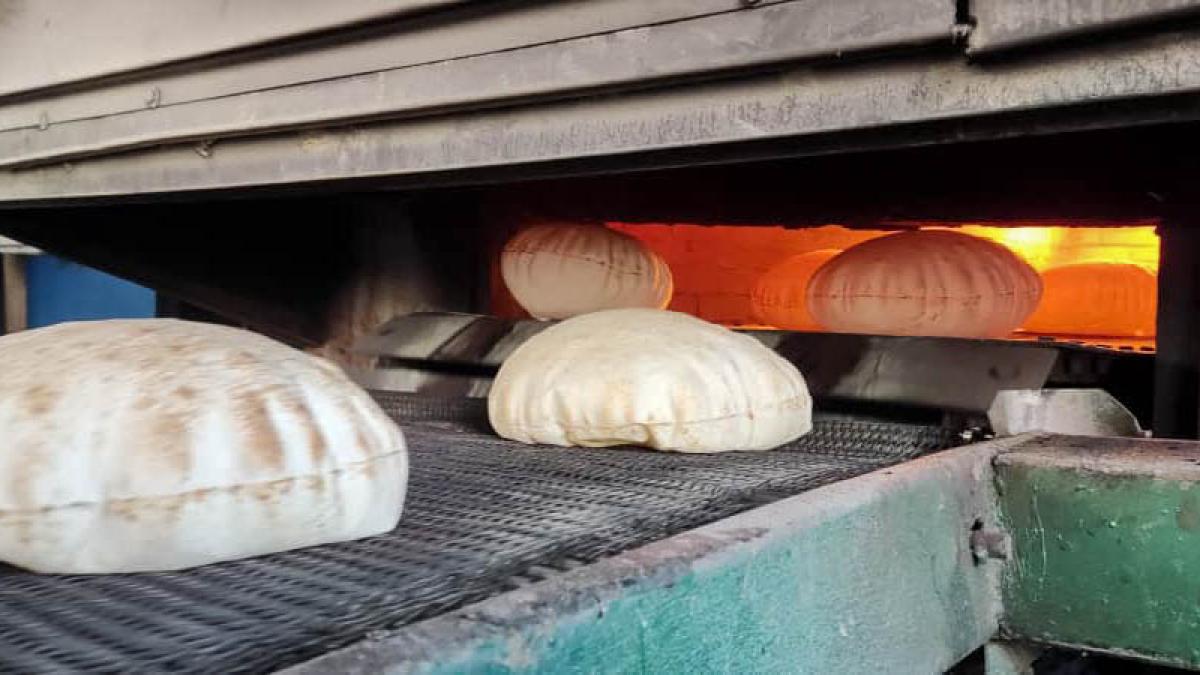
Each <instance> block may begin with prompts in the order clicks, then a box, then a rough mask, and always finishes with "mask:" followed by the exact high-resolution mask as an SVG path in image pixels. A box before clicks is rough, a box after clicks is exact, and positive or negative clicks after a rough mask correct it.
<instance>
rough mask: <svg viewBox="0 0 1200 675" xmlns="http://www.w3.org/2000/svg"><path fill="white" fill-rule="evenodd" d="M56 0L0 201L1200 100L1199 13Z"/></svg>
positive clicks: (26, 28)
mask: <svg viewBox="0 0 1200 675" xmlns="http://www.w3.org/2000/svg"><path fill="white" fill-rule="evenodd" d="M60 4H61V3H58V2H40V1H38V2H34V1H33V0H25V1H24V2H21V1H18V2H10V3H6V4H5V7H6V12H5V14H4V15H0V45H5V47H4V48H3V49H4V50H5V52H0V57H4V56H6V54H7V53H8V52H14V53H13V54H11V55H9V57H8V58H0V201H3V202H4V203H7V204H10V205H11V204H28V203H32V202H46V201H53V200H61V199H72V198H96V197H122V196H131V195H155V194H164V193H178V192H191V191H197V190H217V189H236V188H249V187H262V186H294V185H297V184H307V183H314V182H328V181H344V180H352V179H365V178H375V179H386V180H387V181H388V184H389V185H403V184H413V183H419V184H428V183H431V182H442V183H445V182H461V181H465V180H478V179H479V176H486V175H492V176H493V177H494V176H495V175H497V174H496V170H498V169H503V172H502V173H501V174H500V175H502V176H503V177H505V178H511V177H512V176H514V175H525V174H529V173H542V174H559V173H562V172H564V171H567V170H570V171H573V172H586V171H595V170H612V169H617V168H629V167H638V168H645V167H648V166H671V165H677V164H680V163H696V162H699V161H714V160H717V159H737V158H745V157H761V156H773V155H774V156H777V155H804V154H812V153H826V152H834V151H840V150H847V149H854V148H874V147H895V146H903V145H912V144H918V143H931V142H949V141H960V140H964V139H969V138H987V137H994V136H998V135H1010V134H1014V133H1019V134H1030V133H1049V132H1055V131H1062V130H1068V129H1083V128H1097V127H1106V126H1123V125H1130V124H1143V123H1149V122H1155V121H1167V120H1170V121H1178V120H1181V119H1195V117H1196V116H1197V115H1196V108H1195V106H1194V105H1191V104H1189V103H1188V102H1187V101H1186V100H1180V99H1179V98H1178V96H1176V95H1179V94H1190V93H1192V92H1195V91H1196V90H1197V88H1198V87H1200V41H1198V40H1197V39H1196V38H1197V32H1196V30H1195V29H1194V27H1193V26H1192V25H1191V23H1190V18H1191V16H1192V14H1193V13H1194V10H1196V9H1197V8H1200V3H1196V2H1189V1H1180V0H1141V1H1139V2H1134V3H1129V2H1117V1H1116V0H1113V1H1111V2H1088V3H1077V2H1070V1H1069V0H1056V1H1055V2H1033V1H1032V0H988V1H987V2H963V1H959V2H955V1H954V0H758V1H754V2H751V1H747V0H699V1H697V0H660V1H658V2H654V3H644V2H640V1H638V0H586V1H579V0H557V1H553V2H517V1H508V2H501V1H498V2H484V3H461V2H450V1H448V0H447V1H439V2H435V1H432V0H429V1H426V2H416V1H414V2H405V3H392V4H391V5H390V7H391V8H390V9H387V10H385V9H384V8H383V7H382V3H374V2H367V1H366V0H359V1H357V2H351V3H339V5H338V7H337V8H336V9H335V8H332V7H331V8H323V6H322V7H317V5H318V4H320V3H305V4H304V5H302V6H298V7H297V9H296V10H295V16H289V17H287V21H285V22H284V23H282V24H280V23H278V22H277V21H276V18H277V17H275V16H274V13H266V12H261V11H257V10H253V8H244V9H241V10H237V12H238V16H236V17H234V16H226V15H224V14H221V13H214V12H212V11H210V10H209V9H208V3H203V2H187V3H181V4H177V5H173V6H172V7H173V16H172V17H170V18H169V20H168V18H165V17H164V18H163V20H162V21H160V22H157V23H155V22H151V21H148V20H134V19H133V18H131V17H127V16H125V15H124V14H122V11H123V10H121V6H122V5H123V4H124V3H122V2H119V1H118V0H107V1H106V2H96V3H91V4H90V5H89V11H90V12H91V13H89V14H88V15H87V16H83V15H78V16H76V15H72V14H70V13H66V12H64V11H62V7H60ZM310 5H311V6H310ZM1083 5H1086V7H1083ZM1085 10H1086V11H1085ZM228 11H229V12H234V10H228ZM93 13H94V14H96V15H101V16H106V17H108V19H109V20H108V21H106V22H105V27H106V30H105V31H104V32H103V33H100V32H96V31H89V30H87V29H85V28H86V25H85V23H86V21H87V20H90V19H88V17H90V16H92V14H93ZM288 14H289V15H290V14H292V11H291V10H290V9H289V12H288ZM5 17H6V18H5ZM122 17H124V18H122ZM234 19H237V21H234ZM229 25H237V26H239V28H238V29H237V30H236V31H232V32H229V31H227V30H226V29H227V28H228V27H229ZM46 26H49V27H50V28H45V27H46ZM39 27H41V28H39ZM1078 35H1087V36H1088V40H1087V41H1086V42H1081V41H1077V40H1076V41H1072V40H1073V38H1074V37H1076V36H1078ZM172 36H175V37H178V38H180V39H178V40H172V39H168V38H171V37H172ZM201 36H203V37H201ZM184 37H186V38H187V39H183V38H184ZM122 44H130V45H134V44H136V45H147V44H149V45H157V47H156V48H155V49H150V50H149V51H144V53H143V52H141V51H138V50H121V49H116V50H114V49H112V48H111V47H112V46H113V45H122ZM1030 47H1035V48H1037V51H1036V54H1035V56H1032V57H1031V56H1029V55H1028V54H1027V53H1026V51H1027V50H1028V48H1030ZM138 54H141V55H142V58H136V57H137V55H138ZM1131 101H1132V102H1133V103H1132V104H1130V102H1131ZM1029 111H1037V112H1038V113H1039V117H1038V118H1037V120H1036V123H1033V124H1031V123H1030V120H1029V119H1028V118H1027V117H1025V116H1024V115H1025V114H1026V113H1028V112H1029ZM862 130H871V131H872V132H873V133H871V134H868V135H861V134H858V135H854V134H851V135H847V134H846V132H850V131H862ZM697 149H701V150H702V151H703V153H702V154H697V152H696V151H697ZM563 162H570V166H569V167H564V166H563V165H562V163H563ZM514 167H522V168H521V173H514ZM489 170H490V172H491V173H490V174H489V173H488V171H489ZM481 172H483V173H481Z"/></svg>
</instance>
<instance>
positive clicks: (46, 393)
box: [24, 384, 59, 415]
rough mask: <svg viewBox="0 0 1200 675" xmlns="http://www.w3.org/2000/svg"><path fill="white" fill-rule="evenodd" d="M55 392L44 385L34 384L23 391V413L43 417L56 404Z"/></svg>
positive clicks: (56, 396)
mask: <svg viewBox="0 0 1200 675" xmlns="http://www.w3.org/2000/svg"><path fill="white" fill-rule="evenodd" d="M58 397H59V394H58V392H57V391H55V390H54V389H52V388H51V387H48V386H46V385H44V384H35V385H33V386H32V387H30V388H28V389H26V390H25V397H24V403H25V411H26V412H28V413H29V414H30V415H45V414H46V413H48V412H50V410H51V408H53V407H54V404H55V403H57V402H58Z"/></svg>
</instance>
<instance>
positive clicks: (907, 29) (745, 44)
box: [0, 0, 953, 166]
mask: <svg viewBox="0 0 1200 675" xmlns="http://www.w3.org/2000/svg"><path fill="white" fill-rule="evenodd" d="M952 24H953V13H952V12H951V11H950V6H949V3H947V2H944V0H907V1H906V2H895V0H819V1H812V0H805V1H793V2H782V3H779V4H776V5H770V6H765V7H755V8H753V9H747V10H743V11H737V12H728V13H724V14H719V15H715V16H706V17H701V18H695V19H691V20H686V21H676V22H671V23H666V24H661V25H655V26H647V27H641V28H631V29H628V30H624V31H618V32H614V33H605V34H599V35H591V36H588V37H581V38H577V39H574V40H566V41H559V42H554V43H550V44H542V45H537V46H531V47H524V48H521V49H512V50H507V51H503V52H499V53H493V54H485V55H480V56H475V57H469V58H462V59H452V60H442V61H434V62H427V63H425V64H423V65H409V66H404V67H393V68H388V69H383V70H375V71H373V72H365V73H363V74H360V75H354V76H350V77H344V78H338V79H333V80H320V81H315V82H310V83H307V84H298V85H295V86H290V87H272V88H270V89H266V90H257V91H251V92H247V93H239V94H232V95H228V96H224V97H221V98H215V99H208V100H203V101H195V102H192V103H187V104H175V105H165V106H164V105H158V104H156V105H154V106H151V107H147V106H141V107H140V109H138V110H136V111H131V112H127V113H124V114H116V115H109V116H104V117H100V118H89V119H81V120H76V121H65V122H57V121H56V122H54V123H52V124H48V125H43V126H42V127H41V128H35V129H16V130H10V131H6V132H0V166H14V165H22V164H30V163H35V162H36V163H42V162H47V161H55V160H62V159H67V158H72V157H78V156H86V155H92V154H100V153H106V152H114V151H117V150H124V149H128V148H132V147H141V146H146V145H154V144H163V143H171V142H178V141H181V140H194V139H204V138H224V137H231V136H238V135H245V134H251V133H263V132H266V131H275V130H280V129H288V128H297V127H303V126H315V125H329V124H338V123H345V122H347V121H358V120H362V119H369V118H383V117H398V116H412V115H417V114H421V113H428V112H429V111H433V110H439V111H449V110H459V109H463V108H474V107H480V106H485V105H486V106H494V105H497V104H500V103H505V102H512V101H515V100H522V101H528V100H532V99H536V98H539V97H547V96H556V97H561V96H563V95H566V94H568V93H572V92H579V91H581V90H589V91H593V92H594V91H597V90H603V89H609V88H613V87H621V86H631V85H637V86H646V85H647V84H649V83H651V82H656V81H659V80H663V79H670V78H680V77H694V76H697V75H700V74H703V73H709V72H713V71H720V70H728V69H733V68H752V67H760V66H763V65H765V64H770V63H778V62H782V61H788V60H798V59H804V58H812V57H816V56H823V55H843V54H846V53H850V52H854V51H859V50H865V49H878V48H881V47H895V46H898V45H905V44H912V43H922V42H931V41H938V40H940V41H944V42H947V43H948V42H949V40H950V37H951V29H952ZM447 37H453V36H447ZM425 58H426V60H427V61H431V60H432V57H431V56H426V57H425ZM500 73H502V74H503V76H498V74H500Z"/></svg>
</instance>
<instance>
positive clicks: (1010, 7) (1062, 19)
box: [970, 0, 1200, 53]
mask: <svg viewBox="0 0 1200 675" xmlns="http://www.w3.org/2000/svg"><path fill="white" fill-rule="evenodd" d="M1189 12H1200V2H1198V1H1197V0H974V2H972V3H971V13H972V15H973V16H974V18H975V22H976V25H975V29H974V30H973V31H972V32H971V39H970V52H971V53H984V52H990V51H999V50H1002V49H1008V48H1012V47H1020V46H1025V45H1031V44H1035V43H1040V42H1048V41H1053V40H1059V39H1063V38H1066V37H1071V36H1074V35H1080V34H1085V33H1094V32H1101V31H1107V30H1113V29H1116V28H1123V27H1127V26H1131V25H1135V24H1140V23H1149V22H1153V21H1160V20H1164V19H1171V18H1174V17H1182V16H1184V15H1186V14H1188V13H1189Z"/></svg>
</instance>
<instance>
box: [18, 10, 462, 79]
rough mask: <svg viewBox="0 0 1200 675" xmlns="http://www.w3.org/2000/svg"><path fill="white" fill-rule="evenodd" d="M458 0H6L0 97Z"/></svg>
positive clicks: (400, 13)
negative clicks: (164, 0)
mask: <svg viewBox="0 0 1200 675" xmlns="http://www.w3.org/2000/svg"><path fill="white" fill-rule="evenodd" d="M462 2H463V0H340V1H339V2H327V1H326V0H288V1H287V2H286V3H279V2H275V1H274V0H239V1H238V2H213V1H212V0H171V1H170V2H155V1H154V0H88V2H76V1H75V0H6V1H5V2H0V96H6V95H9V94H14V93H18V92H23V91H30V90H34V89H42V88H45V87H52V86H57V85H61V84H65V83H69V82H79V81H81V80H87V79H91V78H97V77H103V76H106V75H112V74H115V73H123V72H128V71H132V70H138V69H141V68H148V67H152V66H158V65H162V64H164V63H170V62H173V61H179V60H182V59H189V58H195V57H198V56H207V55H211V54H216V53H220V52H224V51H229V50H232V49H242V48H246V47H250V46H254V45H258V44H262V43H265V42H274V41H277V40H281V39H286V38H292V37H296V36H298V35H303V34H306V33H313V32H317V31H324V30H330V29H334V28H341V27H345V26H348V25H352V24H357V23H362V22H365V21H370V20H376V19H382V18H388V17H395V16H397V15H402V14H408V13H412V12H416V11H421V10H428V9H433V8H437V7H442V6H446V5H453V4H459V3H462ZM281 10H284V11H281Z"/></svg>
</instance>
